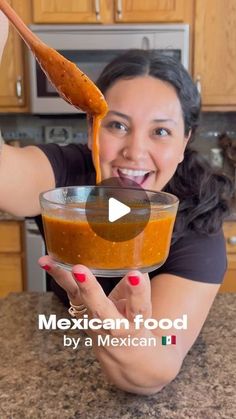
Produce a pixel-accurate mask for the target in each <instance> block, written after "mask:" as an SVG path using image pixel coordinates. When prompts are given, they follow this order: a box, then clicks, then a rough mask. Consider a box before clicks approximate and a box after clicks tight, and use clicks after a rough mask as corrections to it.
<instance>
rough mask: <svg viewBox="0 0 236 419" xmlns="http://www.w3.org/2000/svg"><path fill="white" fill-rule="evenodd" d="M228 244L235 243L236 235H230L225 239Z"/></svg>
mask: <svg viewBox="0 0 236 419" xmlns="http://www.w3.org/2000/svg"><path fill="white" fill-rule="evenodd" d="M227 242H228V244H231V245H232V246H235V245H236V236H231V237H229V238H228V239H227Z"/></svg>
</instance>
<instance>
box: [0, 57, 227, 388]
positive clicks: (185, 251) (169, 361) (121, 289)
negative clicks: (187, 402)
mask: <svg viewBox="0 0 236 419" xmlns="http://www.w3.org/2000/svg"><path fill="white" fill-rule="evenodd" d="M97 85H98V87H99V88H100V89H101V90H102V92H103V93H104V95H105V98H106V101H107V103H108V106H109V112H108V114H107V116H106V117H105V118H104V120H103V122H102V126H101V130H100V137H99V141H100V163H101V170H102V178H103V179H107V178H109V177H113V176H119V177H120V179H121V181H124V182H125V179H126V178H131V179H133V180H135V181H136V182H137V183H139V184H141V186H142V187H143V188H146V189H152V190H156V191H160V190H165V191H168V192H171V193H174V194H175V195H177V196H178V197H179V199H180V208H179V213H178V216H177V220H176V225H175V230H174V234H173V241H172V245H171V249H170V254H169V257H168V259H167V261H166V263H165V264H164V265H163V266H162V267H161V268H160V269H159V270H157V271H155V272H152V273H151V274H150V275H148V274H141V273H140V272H139V271H131V272H129V273H128V274H127V275H126V276H125V277H124V278H122V279H113V280H111V279H108V280H106V279H101V278H100V279H99V282H98V280H96V278H95V277H94V275H93V274H92V273H91V272H90V271H89V269H88V268H87V267H85V266H82V265H76V266H74V268H73V273H72V274H71V273H69V272H65V271H63V270H62V269H59V268H58V267H56V266H55V265H53V263H52V260H51V259H50V258H49V257H48V256H44V257H42V258H40V260H39V263H40V266H41V267H42V268H44V269H46V270H47V271H48V272H49V273H50V275H51V276H52V277H53V278H54V280H55V284H57V287H58V288H57V289H60V290H61V288H62V289H64V290H65V292H66V293H67V295H68V298H69V300H70V301H71V303H72V305H74V306H79V305H81V304H84V305H85V306H86V307H87V309H88V313H89V315H90V316H91V317H96V318H97V317H98V318H100V319H106V318H113V319H116V318H120V317H122V316H124V317H126V318H128V319H129V321H130V322H131V325H132V321H133V318H134V316H135V315H136V314H142V315H143V317H144V318H154V319H157V320H158V319H162V318H170V319H175V318H179V317H182V316H183V314H187V317H188V328H187V330H177V329H174V328H173V329H169V330H168V335H171V334H174V335H176V337H177V344H176V345H173V346H168V348H166V347H165V346H162V345H160V344H159V345H157V346H156V347H154V346H150V347H142V346H139V347H125V346H118V347H114V346H112V347H111V346H98V345H97V334H96V333H95V332H91V331H89V334H90V336H91V337H92V339H93V348H94V351H95V354H96V357H97V359H98V360H99V362H100V364H101V367H102V370H103V371H104V372H105V374H106V376H107V377H108V379H109V380H110V381H111V382H112V383H114V384H115V385H116V386H117V387H118V388H120V389H123V390H125V391H129V392H133V393H137V394H152V393H155V392H158V391H160V390H161V389H162V388H163V387H164V386H166V385H167V384H168V383H170V382H171V381H172V380H173V379H174V378H175V377H176V375H177V374H178V372H179V370H180V368H181V365H182V362H183V360H184V357H185V355H186V354H187V352H188V351H189V349H190V348H191V346H192V345H193V343H194V341H195V339H196V338H197V336H198V334H199V332H200V330H201V328H202V325H203V324H204V321H205V320H206V317H207V315H208V312H209V309H210V307H211V305H212V303H213V301H214V298H215V296H216V294H217V292H218V289H219V287H220V283H221V282H222V280H223V276H224V273H225V270H226V253H225V244H224V237H223V233H222V229H221V226H222V219H223V216H224V214H226V213H227V210H228V206H227V202H226V198H227V193H228V192H229V189H230V188H229V184H228V181H227V180H226V179H225V178H224V177H223V176H220V175H217V176H216V175H213V174H211V172H210V170H209V169H208V167H207V166H205V165H204V164H203V163H202V162H201V161H200V159H199V157H198V155H197V154H196V153H195V152H193V151H191V150H190V148H189V142H190V139H191V137H192V135H193V133H194V130H195V129H196V126H197V122H198V117H199V110H200V98H199V95H198V92H197V90H196V88H195V86H194V84H193V82H192V80H191V79H190V77H189V75H188V74H187V72H186V71H185V70H184V68H183V67H182V66H181V65H180V64H179V63H177V62H175V61H173V60H172V59H170V58H167V57H165V58H163V57H162V56H160V55H155V54H154V53H152V52H147V51H130V52H128V53H127V54H125V55H123V56H121V57H119V58H117V59H116V60H114V61H113V62H112V63H111V64H110V65H108V66H107V67H106V69H105V70H104V71H103V73H102V75H101V76H100V78H99V80H98V82H97ZM88 146H89V148H88V147H87V146H78V145H75V144H72V145H69V146H66V147H63V148H60V147H59V146H58V145H55V144H50V145H42V146H38V147H36V146H31V147H25V148H23V149H14V148H11V147H8V146H4V147H3V150H2V156H1V157H2V159H1V165H0V190H1V193H0V207H1V208H2V209H3V210H5V211H8V212H11V213H13V214H16V215H23V216H31V217H32V216H33V217H37V219H38V220H39V218H40V207H39V202H38V196H39V193H40V192H42V191H44V190H48V189H52V188H55V187H58V186H65V185H76V184H77V185H79V184H81V185H82V184H94V183H95V171H94V167H93V164H92V156H91V152H90V149H91V138H90V139H89V144H88ZM12 167H14V168H15V171H14V175H12V174H11V168H12ZM136 170H141V171H143V173H142V174H141V175H140V173H139V176H137V172H135V171H136ZM150 279H151V280H150ZM59 287H61V288H59ZM126 332H127V333H126ZM106 333H107V332H106ZM112 333H113V335H114V336H115V335H119V333H121V332H119V331H116V330H115V331H113V332H112ZM127 334H130V335H131V337H132V336H133V335H135V336H137V337H146V338H148V337H153V336H154V337H157V338H160V336H161V334H162V332H161V331H160V330H159V329H155V330H148V329H146V328H141V329H140V330H134V328H133V329H132V331H130V330H129V331H123V332H122V336H126V335H127Z"/></svg>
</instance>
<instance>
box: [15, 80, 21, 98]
mask: <svg viewBox="0 0 236 419" xmlns="http://www.w3.org/2000/svg"><path fill="white" fill-rule="evenodd" d="M16 96H17V98H18V99H19V100H20V101H21V100H22V78H21V76H18V77H17V79H16Z"/></svg>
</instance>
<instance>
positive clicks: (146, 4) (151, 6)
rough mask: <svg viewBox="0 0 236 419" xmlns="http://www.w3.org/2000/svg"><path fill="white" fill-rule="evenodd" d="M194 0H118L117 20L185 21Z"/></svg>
mask: <svg viewBox="0 0 236 419" xmlns="http://www.w3.org/2000/svg"><path fill="white" fill-rule="evenodd" d="M191 2H192V0H187V1H186V0H146V1H143V0H116V13H115V19H116V22H137V23H138V22H144V23H145V22H153V23H157V22H183V21H184V16H185V7H188V5H189V4H190V3H191Z"/></svg>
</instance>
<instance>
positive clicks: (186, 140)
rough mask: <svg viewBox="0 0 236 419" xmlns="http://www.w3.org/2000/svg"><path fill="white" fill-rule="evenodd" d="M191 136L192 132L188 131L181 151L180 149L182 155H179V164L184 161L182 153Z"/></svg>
mask: <svg viewBox="0 0 236 419" xmlns="http://www.w3.org/2000/svg"><path fill="white" fill-rule="evenodd" d="M191 135H192V130H190V131H189V133H188V135H187V137H184V141H183V149H182V153H181V155H180V158H179V163H181V162H182V161H183V159H184V151H185V148H186V146H187V144H188V142H189V139H190V137H191Z"/></svg>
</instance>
